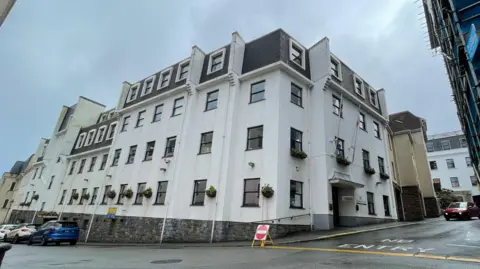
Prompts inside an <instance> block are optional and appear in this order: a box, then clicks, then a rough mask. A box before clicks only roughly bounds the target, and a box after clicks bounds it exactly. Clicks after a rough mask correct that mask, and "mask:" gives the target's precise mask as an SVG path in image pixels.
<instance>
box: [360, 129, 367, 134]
mask: <svg viewBox="0 0 480 269" xmlns="http://www.w3.org/2000/svg"><path fill="white" fill-rule="evenodd" d="M359 129H360V130H362V131H364V132H365V133H368V131H367V130H366V129H362V128H359Z"/></svg>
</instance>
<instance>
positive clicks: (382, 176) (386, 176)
mask: <svg viewBox="0 0 480 269" xmlns="http://www.w3.org/2000/svg"><path fill="white" fill-rule="evenodd" d="M380 178H381V179H384V180H387V179H389V178H390V176H389V175H387V174H385V173H380Z"/></svg>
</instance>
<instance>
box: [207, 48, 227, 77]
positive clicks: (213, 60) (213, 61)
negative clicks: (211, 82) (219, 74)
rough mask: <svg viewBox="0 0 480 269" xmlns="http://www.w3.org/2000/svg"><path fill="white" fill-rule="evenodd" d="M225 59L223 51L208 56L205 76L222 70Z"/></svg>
mask: <svg viewBox="0 0 480 269" xmlns="http://www.w3.org/2000/svg"><path fill="white" fill-rule="evenodd" d="M224 58H225V49H224V48H223V49H220V50H218V51H216V52H213V53H212V54H210V59H209V64H208V66H209V68H208V70H209V71H208V72H207V74H210V73H213V72H215V71H218V70H222V69H223V62H224Z"/></svg>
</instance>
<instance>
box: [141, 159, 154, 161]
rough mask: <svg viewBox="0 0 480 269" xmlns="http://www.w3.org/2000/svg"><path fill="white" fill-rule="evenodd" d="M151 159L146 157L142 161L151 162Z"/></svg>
mask: <svg viewBox="0 0 480 269" xmlns="http://www.w3.org/2000/svg"><path fill="white" fill-rule="evenodd" d="M150 161H152V159H148V160H147V159H144V160H143V161H142V162H150Z"/></svg>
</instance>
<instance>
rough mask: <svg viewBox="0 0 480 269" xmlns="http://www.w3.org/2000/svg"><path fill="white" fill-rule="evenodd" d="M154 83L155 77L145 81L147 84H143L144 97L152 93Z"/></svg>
mask: <svg viewBox="0 0 480 269" xmlns="http://www.w3.org/2000/svg"><path fill="white" fill-rule="evenodd" d="M154 81H155V76H151V77H149V78H147V79H145V82H144V83H143V91H142V95H141V96H144V95H146V94H149V93H151V92H152V89H153V82H154Z"/></svg>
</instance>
